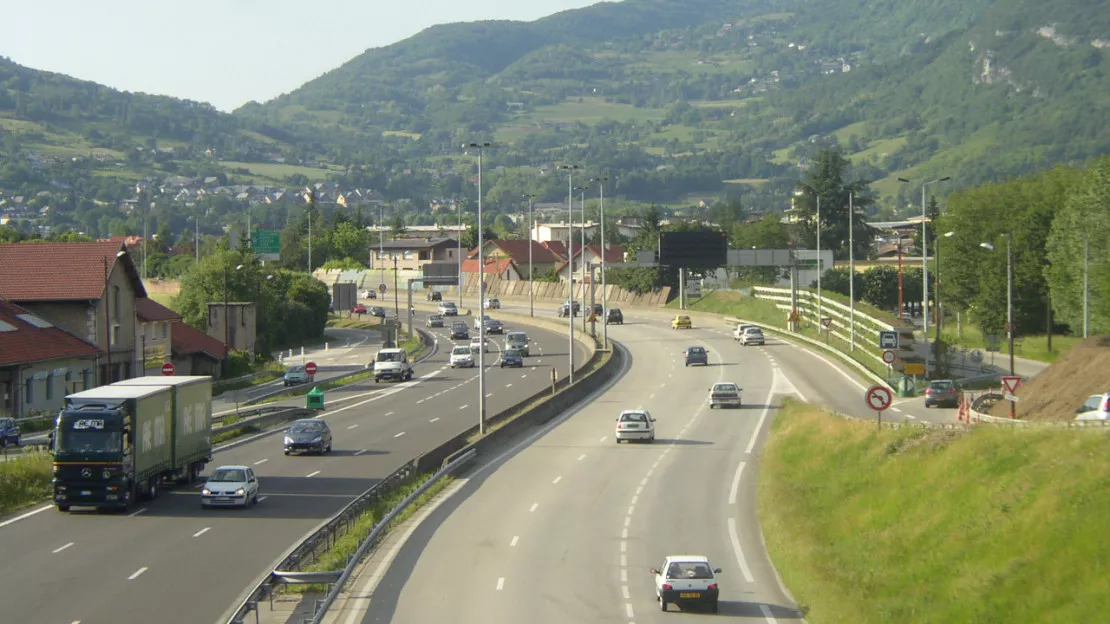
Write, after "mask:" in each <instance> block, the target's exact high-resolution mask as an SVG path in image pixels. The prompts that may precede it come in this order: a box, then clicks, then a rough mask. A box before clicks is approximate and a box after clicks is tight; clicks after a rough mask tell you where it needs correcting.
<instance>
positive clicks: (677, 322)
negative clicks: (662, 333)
mask: <svg viewBox="0 0 1110 624" xmlns="http://www.w3.org/2000/svg"><path fill="white" fill-rule="evenodd" d="M693 328H694V323H693V321H691V320H690V317H688V316H676V317H674V320H673V321H671V329H693Z"/></svg>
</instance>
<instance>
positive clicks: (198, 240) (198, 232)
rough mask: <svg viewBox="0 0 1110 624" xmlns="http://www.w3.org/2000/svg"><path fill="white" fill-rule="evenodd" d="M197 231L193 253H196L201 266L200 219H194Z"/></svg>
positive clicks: (194, 234) (194, 235)
mask: <svg viewBox="0 0 1110 624" xmlns="http://www.w3.org/2000/svg"><path fill="white" fill-rule="evenodd" d="M193 221H194V222H195V224H196V230H195V231H194V233H193V251H195V252H196V256H197V262H196V263H197V264H200V217H193Z"/></svg>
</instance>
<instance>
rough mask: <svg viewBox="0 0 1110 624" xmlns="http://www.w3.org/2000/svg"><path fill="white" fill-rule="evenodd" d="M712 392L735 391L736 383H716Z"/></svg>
mask: <svg viewBox="0 0 1110 624" xmlns="http://www.w3.org/2000/svg"><path fill="white" fill-rule="evenodd" d="M713 392H736V384H717V385H715V386H713Z"/></svg>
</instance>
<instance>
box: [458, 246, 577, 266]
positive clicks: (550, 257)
mask: <svg viewBox="0 0 1110 624" xmlns="http://www.w3.org/2000/svg"><path fill="white" fill-rule="evenodd" d="M529 243H531V244H532V262H533V263H535V264H554V263H556V262H562V261H563V258H562V257H561V256H559V255H558V254H556V253H555V252H553V251H551V250H550V249H548V248H547V247H544V246H543V243H541V242H539V241H526V240H491V241H489V244H491V245H494V246H495V247H497V248H498V249H500V250H501V252H502V253H504V254H505V255H507V256H509V257H510V258H512V259H513V260H516V263H517V265H518V266H519V265H523V264H527V263H528V244H529ZM477 255H478V250H476V249H475V250H474V251H473V252H472V253H471V254H470V257H471V258H473V257H475V256H477Z"/></svg>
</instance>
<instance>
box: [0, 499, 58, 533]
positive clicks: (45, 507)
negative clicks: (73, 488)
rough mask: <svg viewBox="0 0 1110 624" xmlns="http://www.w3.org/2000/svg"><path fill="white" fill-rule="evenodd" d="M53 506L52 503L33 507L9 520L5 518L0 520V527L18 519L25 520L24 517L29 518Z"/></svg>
mask: <svg viewBox="0 0 1110 624" xmlns="http://www.w3.org/2000/svg"><path fill="white" fill-rule="evenodd" d="M53 508H54V505H43V506H42V507H39V508H38V509H35V510H33V511H28V512H27V513H25V514H23V515H20V516H16V517H14V518H12V519H11V520H5V521H3V522H0V529H2V528H4V527H6V526H8V525H9V524H15V523H16V522H19V521H20V520H25V519H27V518H30V517H31V516H33V515H35V514H38V513H42V512H44V511H46V510H47V509H53Z"/></svg>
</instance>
